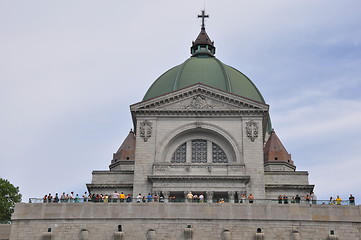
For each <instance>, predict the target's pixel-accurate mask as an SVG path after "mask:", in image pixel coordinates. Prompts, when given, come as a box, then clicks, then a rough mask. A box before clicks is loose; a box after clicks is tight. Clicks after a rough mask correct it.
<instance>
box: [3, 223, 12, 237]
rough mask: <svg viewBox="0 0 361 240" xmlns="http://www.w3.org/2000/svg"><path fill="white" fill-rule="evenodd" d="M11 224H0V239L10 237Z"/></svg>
mask: <svg viewBox="0 0 361 240" xmlns="http://www.w3.org/2000/svg"><path fill="white" fill-rule="evenodd" d="M10 230H11V224H0V240H8V239H9V238H10Z"/></svg>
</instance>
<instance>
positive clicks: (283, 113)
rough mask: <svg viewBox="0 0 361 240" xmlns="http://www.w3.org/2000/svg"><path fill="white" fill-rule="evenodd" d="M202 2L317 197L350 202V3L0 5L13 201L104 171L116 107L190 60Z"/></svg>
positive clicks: (110, 0)
mask: <svg viewBox="0 0 361 240" xmlns="http://www.w3.org/2000/svg"><path fill="white" fill-rule="evenodd" d="M204 8H205V10H206V13H207V14H209V16H210V18H208V19H206V30H207V33H208V35H209V36H210V38H211V39H212V40H213V41H214V43H215V46H216V48H217V49H216V57H217V58H218V59H220V60H221V61H222V62H223V63H225V64H227V65H230V66H232V67H234V68H236V69H238V70H240V71H241V72H243V73H244V74H245V75H247V76H248V77H249V78H250V79H251V80H252V81H253V83H254V84H255V85H256V86H257V88H258V89H259V90H260V92H261V93H262V95H263V97H264V98H265V101H266V102H267V103H268V104H269V105H270V115H271V119H272V124H273V127H274V129H275V131H276V133H277V135H278V137H279V138H280V139H281V141H282V142H283V144H284V146H285V147H286V149H287V150H288V152H289V153H291V154H292V159H293V161H294V162H295V165H296V166H297V170H306V171H309V182H310V184H315V193H316V195H317V196H318V199H329V197H330V196H333V197H335V196H336V195H340V197H341V198H343V199H346V198H348V196H349V194H350V193H352V194H353V195H355V196H356V200H358V199H361V192H360V189H361V177H360V176H359V169H361V160H360V154H359V152H360V151H359V149H360V146H361V138H360V136H361V126H360V123H361V95H360V91H361V77H360V76H361V15H360V12H359V9H361V1H359V0H344V1H328V0H312V1H311V0H294V1H289V0H273V1H268V0H257V1H250V0H242V1H229V0H225V1H215V0H212V1H211V0H207V1H204V0H202V1H198V0H192V1H190V0H185V1H165V0H163V1H161V0H154V1H145V0H139V1H116V0H107V1H92V0H87V1H85V0H84V1H80V0H75V1H46V0H44V1H39V0H33V1H24V0H19V1H0V114H1V115H0V177H1V178H5V179H8V180H9V181H10V182H11V183H13V184H14V185H15V186H19V188H20V192H21V193H22V195H23V202H28V199H29V198H31V197H38V198H41V197H42V196H44V195H45V194H47V193H49V192H51V193H53V194H54V193H55V192H59V193H61V192H67V193H70V192H71V191H74V192H76V193H79V194H82V193H83V192H84V191H86V186H85V184H86V183H90V182H91V173H92V171H93V170H108V166H109V164H110V161H111V159H112V154H113V153H114V152H116V151H117V149H118V148H119V146H120V145H121V143H122V142H123V140H124V138H125V137H126V136H127V134H128V132H129V130H130V129H131V128H132V126H133V124H132V120H131V116H130V110H129V105H131V104H134V103H137V102H140V101H141V100H142V98H143V96H144V94H145V92H146V91H147V89H148V88H149V87H150V85H151V84H152V83H153V82H154V81H155V80H156V79H157V78H158V77H159V76H160V75H161V74H162V73H164V72H165V71H167V70H168V69H170V68H171V67H173V66H175V65H178V64H181V63H182V62H184V61H185V60H186V59H187V58H189V57H190V53H189V51H190V46H191V42H192V41H194V40H195V38H196V37H197V35H198V33H199V31H200V24H201V20H200V19H198V18H197V15H198V14H200V12H201V10H202V9H204Z"/></svg>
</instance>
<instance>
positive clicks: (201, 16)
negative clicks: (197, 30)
mask: <svg viewBox="0 0 361 240" xmlns="http://www.w3.org/2000/svg"><path fill="white" fill-rule="evenodd" d="M198 18H202V29H205V25H204V19H205V18H209V15H205V10H202V15H198Z"/></svg>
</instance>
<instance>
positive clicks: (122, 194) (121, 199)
mask: <svg viewBox="0 0 361 240" xmlns="http://www.w3.org/2000/svg"><path fill="white" fill-rule="evenodd" d="M119 198H120V202H124V200H125V194H124V192H121V193H120V194H119Z"/></svg>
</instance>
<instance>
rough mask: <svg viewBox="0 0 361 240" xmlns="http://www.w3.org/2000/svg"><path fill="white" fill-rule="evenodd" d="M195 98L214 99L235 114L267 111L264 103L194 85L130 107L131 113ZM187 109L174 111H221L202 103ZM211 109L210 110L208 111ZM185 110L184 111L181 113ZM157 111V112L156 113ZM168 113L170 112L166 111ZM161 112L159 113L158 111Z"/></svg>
mask: <svg viewBox="0 0 361 240" xmlns="http://www.w3.org/2000/svg"><path fill="white" fill-rule="evenodd" d="M197 96H202V97H205V96H206V97H208V98H210V99H214V100H217V101H220V102H222V103H225V104H228V105H230V106H232V107H234V108H237V109H236V111H235V112H238V113H239V112H243V111H255V110H258V111H261V112H266V111H268V109H269V105H267V104H264V103H260V102H256V101H254V100H251V99H248V98H244V97H241V96H238V95H235V94H232V93H229V92H224V91H221V90H219V89H215V88H212V87H209V86H207V85H204V84H196V85H193V86H189V87H187V88H184V89H181V90H178V91H175V92H171V93H168V94H165V95H162V96H159V97H156V98H154V99H150V100H147V101H144V102H140V103H136V104H133V105H131V106H130V108H131V111H132V112H139V111H146V110H148V111H154V110H158V111H159V107H165V106H168V105H171V104H173V103H176V102H179V101H182V100H185V99H189V98H193V97H197ZM189 107H191V106H185V107H183V108H187V109H179V110H178V109H177V110H175V111H176V112H179V111H180V112H193V111H196V112H203V111H200V110H203V109H199V108H200V107H201V108H202V107H204V108H206V109H204V110H205V111H204V112H222V109H212V106H210V105H207V103H204V104H203V105H201V106H199V105H197V106H196V108H195V109H189ZM209 108H211V109H209ZM183 110H185V111H183ZM158 111H157V112H158ZM167 111H170V110H167ZM226 111H230V110H226ZM160 112H161V111H160Z"/></svg>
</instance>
